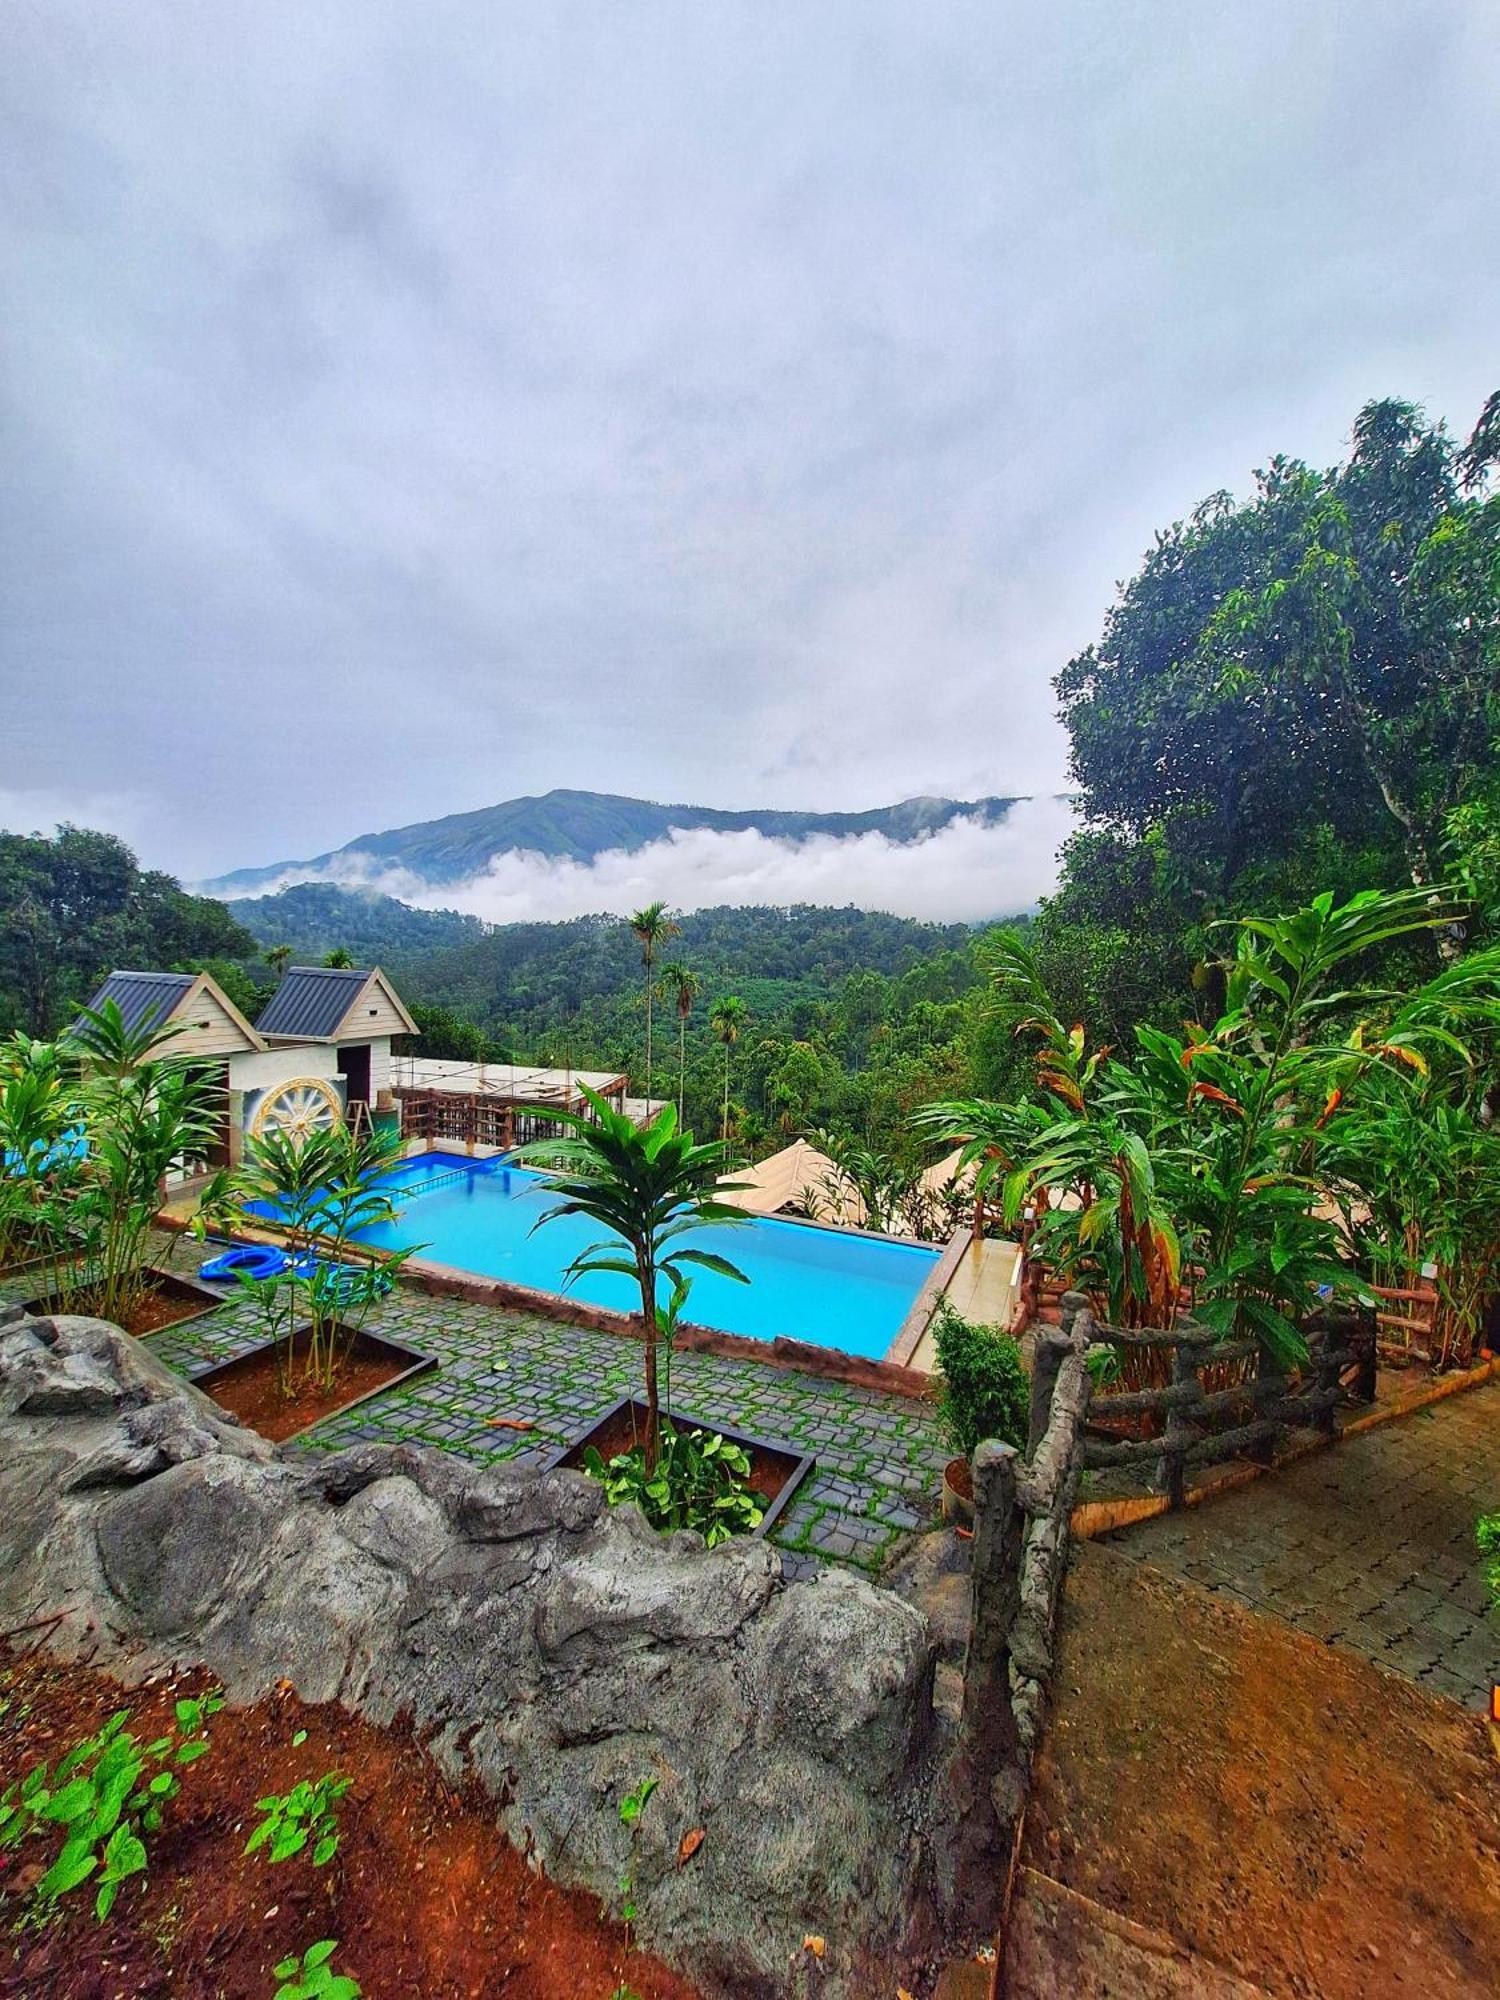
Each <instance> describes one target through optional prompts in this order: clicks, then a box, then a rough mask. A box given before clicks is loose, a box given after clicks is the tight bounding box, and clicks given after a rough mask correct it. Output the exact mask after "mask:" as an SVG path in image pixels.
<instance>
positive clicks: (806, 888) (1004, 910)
mask: <svg viewBox="0 0 1500 2000" xmlns="http://www.w3.org/2000/svg"><path fill="white" fill-rule="evenodd" d="M1075 824H1076V821H1075V816H1074V812H1073V808H1072V806H1071V805H1070V803H1069V802H1068V800H1066V799H1064V798H1036V799H1023V800H1021V801H1020V803H1019V804H1018V805H1016V806H1015V807H1014V808H1013V810H1012V811H1011V812H1010V813H1008V814H1007V815H1006V817H1005V819H1004V820H1002V821H1001V822H1000V823H999V824H998V825H986V824H983V823H982V822H980V821H978V820H975V819H967V818H966V819H957V820H954V821H952V822H951V823H950V824H949V825H948V826H946V827H943V828H942V829H941V830H940V831H938V832H936V833H932V834H929V835H927V836H926V837H925V838H924V839H921V840H915V841H906V842H902V841H895V840H890V839H888V838H887V837H886V836H885V835H884V834H879V833H867V834H858V835H855V836H853V837H852V838H849V839H839V838H837V837H836V836H833V835H830V834H818V835H815V836H814V837H813V838H811V839H808V840H800V841H793V840H774V839H770V838H768V837H767V836H766V835H765V834H762V833H755V832H746V833H718V832H714V831H712V830H710V829H706V828H694V829H691V830H689V829H676V830H674V831H673V832H672V833H671V834H670V835H669V836H668V837H667V838H666V839H665V840H658V841H653V842H652V843H651V845H650V846H648V847H643V848H639V849H637V850H636V851H635V852H634V853H626V852H625V851H623V850H622V849H613V850H611V851H610V852H608V853H605V854H600V855H597V856H595V857H594V859H593V860H592V861H587V862H582V861H574V860H570V859H566V858H559V857H554V856H549V855H544V854H536V853H532V852H528V851H525V850H521V849H510V850H508V851H507V852H505V853H503V854H497V855H496V856H495V857H494V859H493V860H492V861H491V863H490V865H489V867H488V868H487V869H485V870H484V871H483V873H482V874H479V875H475V876H472V877H470V879H469V880H468V881H466V882H461V883H449V884H445V885H443V886H442V887H440V888H435V887H433V886H432V885H431V884H430V883H428V882H425V881H423V880H422V879H420V878H419V877H416V876H414V875H412V874H411V873H410V872H409V871H407V870H404V869H391V868H380V867H378V866H374V865H371V866H366V865H364V864H363V862H362V859H361V857H359V856H358V855H357V854H356V855H345V856H340V857H339V858H338V860H337V862H336V863H335V864H334V865H333V866H332V867H330V868H329V869H328V870H327V871H326V872H320V874H319V875H318V876H317V877H316V878H314V877H312V876H310V875H309V874H308V872H307V871H305V870H303V871H293V870H289V871H288V872H287V874H286V875H285V876H284V877H282V878H280V879H279V880H278V881H277V882H275V883H268V884H265V885H263V886H262V888H261V889H260V890H258V892H257V893H263V894H265V893H273V892H274V890H275V889H277V888H285V887H288V886H290V885H291V884H292V883H294V882H297V881H308V880H310V879H319V880H325V881H332V882H336V883H338V884H339V885H340V886H342V887H345V888H368V889H377V890H380V891H383V892H384V893H385V894H386V895H390V896H398V897H399V898H400V899H401V900H402V902H405V903H411V904H414V905H416V906H417V907H418V908H420V909H450V910H462V911H464V912H466V913H467V914H469V915H471V916H476V917H482V918H484V919H485V920H486V922H489V923H501V924H503V923H522V922H536V921H543V922H545V921H554V922H555V921H559V920H561V919H563V918H565V917H580V916H587V915H590V914H592V913H593V912H595V911H605V912H608V913H610V914H613V915H617V916H623V915H625V914H627V913H628V912H629V911H631V910H633V909H637V908H639V907H640V905H641V904H643V903H648V902H651V901H653V900H654V899H655V898H657V897H661V898H663V899H664V900H665V901H666V902H668V903H669V904H671V906H672V907H673V908H674V909H679V910H696V909H704V908H707V907H710V906H712V905H715V904H720V903H728V904H736V905H744V904H773V905H774V904H786V903H819V904H824V905H828V906H832V907H843V906H844V905H847V904H853V905H855V906H857V907H858V908H860V909H865V910H887V911H890V912H891V913H892V914H893V915H895V916H901V917H925V918H928V919H930V920H932V921H935V922H943V923H969V922H977V921H979V920H981V919H984V918H987V917H1003V916H1014V915H1017V914H1018V913H1019V912H1021V911H1023V910H1027V909H1030V908H1031V907H1032V906H1033V905H1034V904H1035V903H1036V901H1037V899H1038V897H1040V896H1044V895H1046V894H1048V892H1049V891H1050V890H1051V889H1052V888H1053V887H1054V886H1055V885H1056V881H1057V866H1058V864H1057V856H1058V850H1059V848H1060V847H1061V845H1062V843H1063V841H1064V840H1065V839H1066V838H1067V836H1068V834H1069V833H1070V832H1071V831H1072V830H1073V827H1074V825H1075Z"/></svg>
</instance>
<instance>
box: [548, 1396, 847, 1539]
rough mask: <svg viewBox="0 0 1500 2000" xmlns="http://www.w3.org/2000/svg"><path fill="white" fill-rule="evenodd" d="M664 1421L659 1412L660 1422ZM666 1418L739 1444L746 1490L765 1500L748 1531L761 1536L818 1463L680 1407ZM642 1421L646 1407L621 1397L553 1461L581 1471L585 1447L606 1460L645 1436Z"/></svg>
mask: <svg viewBox="0 0 1500 2000" xmlns="http://www.w3.org/2000/svg"><path fill="white" fill-rule="evenodd" d="M667 1421H668V1419H667V1413H666V1412H665V1410H664V1411H663V1412H662V1422H663V1423H666V1422H667ZM671 1421H672V1423H673V1424H674V1425H675V1426H676V1428H677V1429H678V1430H680V1431H690V1430H700V1431H716V1432H717V1433H718V1434H719V1436H720V1437H722V1438H725V1439H726V1440H727V1441H728V1442H729V1443H730V1444H737V1445H739V1446H740V1447H741V1449H742V1450H743V1451H744V1452H745V1453H746V1455H747V1456H748V1458H749V1460H750V1490H751V1492H752V1493H754V1494H756V1495H757V1497H758V1498H759V1499H760V1500H761V1501H763V1502H764V1504H765V1510H766V1511H765V1513H764V1514H762V1516H761V1518H760V1522H759V1525H758V1526H757V1527H756V1528H755V1529H754V1531H753V1532H754V1533H755V1534H757V1535H764V1534H766V1533H767V1532H768V1531H769V1530H770V1529H771V1528H773V1527H774V1526H775V1524H776V1520H777V1517H778V1516H779V1515H780V1514H781V1512H782V1510H783V1509H784V1508H785V1507H786V1506H787V1505H788V1504H789V1502H790V1501H791V1499H792V1496H793V1494H795V1492H796V1490H797V1488H798V1486H799V1485H800V1484H801V1483H802V1481H803V1480H804V1479H805V1478H806V1477H807V1475H808V1473H809V1472H811V1471H812V1470H813V1469H814V1467H815V1466H816V1465H817V1460H816V1459H815V1458H814V1457H813V1456H812V1455H811V1453H808V1452H801V1451H799V1450H798V1449H797V1447H796V1445H794V1444H783V1443H778V1442H776V1441H774V1440H773V1439H770V1438H759V1437H752V1436H750V1435H749V1434H748V1433H747V1432H745V1431H738V1430H735V1429H733V1428H732V1426H730V1425H728V1424H717V1423H711V1422H709V1421H708V1419H706V1418H704V1417H694V1416H690V1415H688V1414H686V1413H685V1412H682V1411H679V1412H678V1413H677V1414H676V1415H675V1416H674V1417H673V1418H672V1419H671ZM645 1425H646V1405H645V1404H644V1403H638V1402H637V1401H636V1400H635V1399H634V1398H633V1397H631V1396H624V1397H622V1398H621V1399H620V1401H619V1402H618V1403H616V1404H614V1405H613V1407H612V1408H610V1409H608V1410H606V1411H605V1412H604V1415H603V1416H602V1417H600V1418H599V1420H598V1422H597V1423H595V1424H591V1425H590V1426H589V1428H588V1429H587V1430H586V1431H585V1432H584V1433H583V1434H582V1436H581V1437H578V1438H575V1439H574V1441H573V1442H572V1444H570V1445H568V1446H567V1447H566V1448H565V1449H564V1450H562V1451H560V1452H559V1453H558V1454H557V1456H556V1457H555V1458H554V1459H553V1461H552V1463H553V1465H555V1466H556V1465H564V1466H567V1467H569V1468H570V1469H571V1470H573V1471H581V1470H582V1468H583V1457H584V1453H585V1452H586V1451H587V1450H588V1448H589V1446H590V1445H592V1446H593V1448H594V1449H595V1450H596V1451H597V1452H598V1453H599V1455H600V1457H601V1458H603V1459H605V1460H608V1459H611V1458H613V1457H614V1456H615V1454H616V1453H617V1452H622V1451H629V1449H630V1447H631V1446H632V1445H633V1444H634V1443H635V1442H636V1439H637V1438H638V1437H640V1436H642V1435H644V1432H645Z"/></svg>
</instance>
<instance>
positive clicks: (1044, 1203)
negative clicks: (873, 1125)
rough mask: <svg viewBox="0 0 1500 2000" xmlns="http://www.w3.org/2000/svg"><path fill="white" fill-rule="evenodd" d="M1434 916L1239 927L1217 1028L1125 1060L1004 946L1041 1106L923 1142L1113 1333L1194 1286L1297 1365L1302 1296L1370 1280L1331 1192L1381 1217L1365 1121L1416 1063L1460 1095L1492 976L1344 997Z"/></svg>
mask: <svg viewBox="0 0 1500 2000" xmlns="http://www.w3.org/2000/svg"><path fill="white" fill-rule="evenodd" d="M1444 916H1445V912H1444V910H1443V909H1442V907H1441V905H1438V904H1435V903H1434V899H1433V898H1432V897H1431V896H1430V895H1429V894H1428V893H1427V892H1426V891H1423V890H1415V889H1406V890H1397V891H1392V892H1389V893H1387V894H1379V893H1376V892H1374V891H1365V892H1361V893H1360V894H1358V895H1355V896H1352V897H1350V898H1349V899H1348V900H1347V901H1346V902H1342V903H1340V902H1337V901H1336V900H1335V899H1334V898H1333V897H1332V896H1331V895H1328V894H1325V895H1321V896H1317V897H1315V898H1314V899H1313V901H1312V902H1311V903H1309V904H1307V905H1306V906H1305V907H1303V908H1302V909H1300V910H1296V911H1293V912H1292V913H1291V914H1290V915H1288V916H1283V917H1247V918H1245V919H1243V920H1242V921H1241V923H1240V924H1238V925H1237V926H1235V927H1234V929H1233V950H1232V952H1231V954H1230V955H1229V956H1228V957H1226V958H1225V959H1224V960H1223V961H1222V963H1221V964H1220V966H1219V967H1218V978H1219V983H1220V986H1221V990H1222V992H1223V994H1224V999H1225V1008H1224V1011H1223V1012H1222V1013H1221V1014H1220V1016H1219V1018H1218V1020H1217V1021H1216V1023H1215V1024H1214V1026H1213V1027H1212V1028H1211V1029H1209V1028H1203V1027H1199V1026H1197V1025H1194V1026H1193V1028H1192V1029H1191V1031H1190V1032H1187V1033H1184V1034H1181V1035H1172V1034H1169V1033H1167V1032H1166V1031H1165V1030H1162V1029H1157V1028H1152V1027H1147V1026H1141V1027H1138V1028H1137V1029H1136V1031H1135V1036H1134V1042H1135V1049H1134V1053H1133V1058H1132V1060H1130V1061H1128V1062H1127V1061H1126V1060H1124V1059H1122V1058H1120V1057H1114V1056H1110V1055H1109V1054H1108V1053H1107V1052H1106V1051H1103V1050H1096V1051H1094V1052H1092V1053H1090V1052H1089V1051H1088V1049H1087V1047H1086V1044H1085V1040H1084V1036H1083V1031H1082V1029H1080V1028H1073V1029H1065V1028H1064V1026H1063V1024H1062V1022H1061V1020H1060V1019H1059V1018H1058V1016H1057V1015H1056V1013H1055V1011H1053V1010H1052V1008H1051V1007H1050V1005H1049V1004H1048V999H1047V995H1046V993H1045V989H1044V987H1043V986H1042V984H1041V982H1040V979H1039V977H1038V974H1037V968H1036V965H1035V962H1034V960H1033V959H1032V957H1031V955H1030V953H1029V952H1028V951H1027V949H1026V948H1025V947H1024V946H1023V945H1021V944H1019V943H1013V944H1012V945H1011V946H1010V947H1008V949H1007V951H1006V952H1005V953H1004V954H1003V955H1002V956H1001V958H1000V959H999V960H998V961H997V969H998V978H999V981H1000V985H1001V993H1000V996H999V1002H998V1010H999V1013H1000V1015H1001V1017H1002V1018H1004V1019H1005V1020H1007V1021H1009V1022H1012V1023H1013V1024H1014V1027H1015V1029H1016V1031H1017V1032H1021V1033H1026V1034H1028V1035H1033V1036H1035V1037H1037V1038H1038V1041H1039V1044H1040V1046H1039V1051H1038V1054H1037V1056H1036V1080H1035V1088H1036V1090H1037V1092H1038V1096H1039V1098H1040V1099H1041V1102H1037V1101H1028V1102H1024V1103H1022V1104H1011V1105H1005V1104H984V1103H982V1102H961V1103H955V1104H948V1105H940V1106H936V1107H934V1108H933V1110H932V1111H931V1112H930V1113H929V1114H928V1115H927V1118H926V1120H925V1121H924V1122H925V1124H926V1125H927V1127H928V1128H929V1129H933V1130H935V1131H937V1132H939V1133H941V1134H942V1135H943V1136H945V1137H946V1138H948V1139H950V1140H951V1139H954V1138H962V1139H963V1141H964V1154H965V1157H966V1158H967V1159H968V1160H970V1161H972V1162H973V1164H974V1166H975V1169H976V1173H977V1176H978V1180H979V1185H980V1187H981V1190H982V1191H986V1192H988V1191H990V1190H992V1189H993V1188H994V1186H995V1185H996V1184H997V1183H998V1184H999V1185H1000V1186H1001V1187H1002V1189H1003V1193H1004V1209H1005V1213H1006V1216H1007V1218H1008V1219H1010V1220H1011V1221H1012V1222H1016V1221H1018V1220H1020V1219H1021V1217H1022V1215H1023V1213H1024V1212H1025V1211H1027V1210H1030V1211H1031V1212H1032V1213H1033V1215H1036V1216H1037V1217H1038V1223H1037V1234H1038V1240H1039V1244H1040V1247H1041V1248H1042V1250H1043V1251H1044V1253H1045V1254H1047V1255H1048V1256H1050V1257H1051V1258H1052V1259H1053V1260H1054V1261H1055V1262H1056V1263H1057V1264H1058V1265H1059V1267H1060V1268H1061V1270H1062V1271H1063V1273H1064V1275H1065V1276H1067V1277H1068V1278H1069V1280H1070V1281H1072V1282H1074V1283H1078V1284H1081V1285H1084V1286H1086V1287H1089V1288H1091V1289H1093V1290H1094V1291H1095V1292H1096V1293H1100V1294H1103V1295H1104V1296H1105V1298H1106V1299H1107V1300H1108V1304H1109V1309H1110V1311H1111V1313H1113V1314H1116V1315H1118V1316H1119V1317H1120V1319H1122V1320H1123V1322H1124V1324H1126V1325H1127V1326H1129V1325H1132V1324H1134V1325H1140V1324H1143V1323H1148V1322H1151V1321H1154V1322H1155V1323H1160V1324H1168V1323H1170V1320H1171V1318H1172V1316H1173V1314H1174V1313H1175V1310H1176V1304H1177V1290H1178V1282H1179V1279H1180V1277H1182V1276H1184V1275H1190V1276H1191V1280H1192V1285H1193V1290H1194V1311H1195V1313H1196V1315H1197V1317H1198V1318H1199V1319H1200V1320H1201V1321H1203V1322H1204V1323H1206V1324H1207V1325H1209V1326H1213V1327H1216V1328H1218V1329H1219V1330H1220V1331H1221V1332H1223V1333H1224V1334H1225V1335H1231V1334H1233V1335H1248V1336H1251V1337H1253V1338H1255V1339H1256V1340H1257V1341H1259V1342H1260V1343H1261V1345H1262V1346H1263V1347H1264V1348H1265V1349H1266V1350H1267V1351H1268V1353H1269V1354H1270V1355H1271V1356H1272V1357H1273V1358H1274V1359H1275V1360H1276V1361H1277V1362H1279V1363H1281V1364H1283V1365H1287V1364H1293V1363H1296V1362H1297V1361H1298V1360H1300V1358H1301V1357H1302V1354H1303V1343H1302V1336H1301V1332H1300V1325H1301V1321H1302V1319H1303V1317H1304V1316H1305V1314H1306V1313H1307V1311H1308V1310H1309V1308H1310V1307H1311V1304H1312V1302H1313V1299H1314V1296H1315V1294H1316V1293H1317V1292H1318V1290H1319V1289H1320V1288H1326V1289H1331V1290H1333V1291H1344V1292H1350V1291H1353V1292H1356V1293H1358V1292H1359V1291H1360V1289H1361V1287H1362V1284H1363V1282H1364V1281H1363V1280H1362V1278H1361V1276H1360V1273H1359V1272H1358V1271H1357V1270H1356V1269H1355V1268H1353V1267H1352V1266H1351V1265H1350V1264H1349V1263H1348V1262H1347V1261H1346V1260H1345V1258H1344V1257H1343V1255H1342V1254H1341V1253H1342V1251H1343V1249H1344V1241H1343V1239H1342V1238H1341V1236H1340V1234H1339V1231H1338V1229H1337V1228H1336V1225H1335V1222H1334V1219H1333V1218H1332V1216H1331V1215H1330V1214H1329V1213H1328V1209H1327V1203H1326V1196H1327V1195H1328V1192H1329V1190H1330V1187H1332V1186H1333V1185H1335V1184H1341V1185H1343V1186H1344V1187H1345V1189H1346V1190H1355V1191H1357V1192H1358V1193H1360V1194H1361V1195H1367V1196H1368V1197H1369V1198H1370V1200H1372V1201H1375V1202H1377V1203H1378V1202H1380V1201H1382V1200H1387V1201H1388V1199H1389V1191H1388V1190H1387V1191H1386V1192H1385V1194H1382V1193H1380V1192H1379V1191H1380V1190H1381V1189H1382V1187H1383V1183H1384V1178H1385V1173H1386V1166H1385V1161H1384V1158H1383V1153H1382V1147H1381V1142H1380V1139H1379V1136H1378V1131H1377V1126H1376V1124H1372V1123H1371V1122H1370V1107H1371V1106H1373V1105H1377V1104H1379V1105H1387V1106H1388V1105H1389V1104H1390V1103H1391V1102H1392V1093H1397V1094H1398V1095H1397V1099H1396V1101H1398V1102H1399V1092H1400V1091H1401V1090H1402V1089H1406V1090H1410V1089H1412V1088H1413V1087H1414V1082H1413V1080H1414V1079H1425V1078H1427V1077H1429V1076H1430V1075H1431V1068H1432V1066H1431V1062H1430V1061H1429V1054H1435V1055H1437V1056H1440V1057H1441V1058H1442V1059H1443V1061H1444V1062H1445V1063H1446V1064H1447V1065H1448V1066H1449V1068H1450V1070H1451V1071H1452V1072H1453V1074H1455V1075H1456V1076H1458V1077H1463V1076H1464V1075H1465V1073H1466V1069H1467V1065H1468V1062H1469V1055H1468V1051H1467V1049H1466V1047H1465V1045H1464V1043H1463V1042H1462V1041H1460V1039H1459V1038H1458V1035H1457V1034H1456V1033H1455V1032H1454V1029H1455V1026H1462V1027H1465V1028H1468V1027H1470V1026H1483V1025H1484V1024H1485V1022H1486V1021H1487V1020H1488V1019H1489V1018H1491V1017H1494V1016H1495V1015H1496V1014H1497V1012H1500V983H1497V973H1500V958H1497V959H1496V961H1495V963H1493V964H1490V963H1487V962H1486V960H1485V957H1484V955H1481V957H1480V958H1478V959H1476V960H1473V961H1470V962H1469V964H1468V967H1467V969H1461V968H1455V967H1450V968H1446V969H1445V970H1444V971H1442V972H1441V973H1439V974H1438V975H1437V976H1436V977H1435V978H1434V979H1432V980H1431V981H1429V982H1428V984H1427V985H1426V986H1425V987H1423V988H1421V989H1419V990H1418V991H1417V992H1415V993H1414V994H1411V995H1410V996H1408V997H1406V998H1404V999H1401V998H1398V997H1397V996H1394V995H1392V994H1390V993H1389V992H1387V991H1385V990H1383V989H1381V988H1378V987H1373V986H1370V985H1368V984H1364V983H1361V982H1360V981H1359V979H1358V977H1357V974H1358V970H1359V968H1360V967H1361V966H1365V965H1369V964H1371V963H1372V962H1375V961H1376V959H1377V957H1378V954H1379V953H1380V951H1381V949H1382V948H1383V947H1385V946H1387V945H1389V944H1390V943H1391V941H1392V940H1399V939H1403V938H1409V937H1412V936H1414V935H1420V934H1422V933H1423V932H1426V931H1430V930H1431V929H1432V928H1434V927H1435V926H1437V925H1440V924H1441V923H1442V922H1443V921H1444ZM1424 1115H1425V1114H1424ZM1476 1185H1478V1183H1477V1181H1476Z"/></svg>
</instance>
